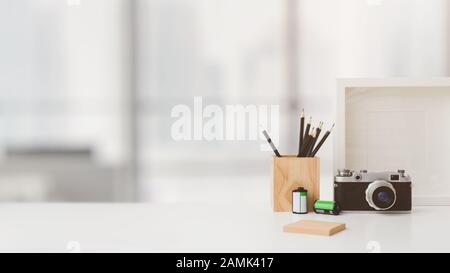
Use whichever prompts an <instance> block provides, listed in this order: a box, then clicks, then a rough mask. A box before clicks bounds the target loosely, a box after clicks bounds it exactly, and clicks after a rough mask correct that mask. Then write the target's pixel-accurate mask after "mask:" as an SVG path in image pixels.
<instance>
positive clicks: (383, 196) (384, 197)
mask: <svg viewBox="0 0 450 273" xmlns="http://www.w3.org/2000/svg"><path fill="white" fill-rule="evenodd" d="M378 200H380V201H381V202H383V203H389V202H392V199H391V198H390V196H389V194H388V193H387V192H384V191H383V192H379V193H378Z"/></svg>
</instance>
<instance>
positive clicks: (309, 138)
mask: <svg viewBox="0 0 450 273" xmlns="http://www.w3.org/2000/svg"><path fill="white" fill-rule="evenodd" d="M314 131H315V129H314V128H312V130H311V133H309V134H308V135H307V136H306V138H305V143H304V144H303V148H302V151H301V152H300V157H306V156H307V154H308V150H309V147H310V145H311V143H312V142H313V140H314Z"/></svg>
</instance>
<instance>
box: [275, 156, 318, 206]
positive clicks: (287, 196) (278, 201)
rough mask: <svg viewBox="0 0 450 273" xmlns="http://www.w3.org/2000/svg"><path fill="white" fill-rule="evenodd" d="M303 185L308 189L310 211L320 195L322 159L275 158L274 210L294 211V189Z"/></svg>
mask: <svg viewBox="0 0 450 273" xmlns="http://www.w3.org/2000/svg"><path fill="white" fill-rule="evenodd" d="M300 187H303V188H305V189H306V190H307V191H308V211H309V212H312V211H313V206H314V202H315V201H316V200H318V199H319V197H320V159H319V158H317V157H315V158H298V157H295V156H291V157H274V158H273V210H274V212H292V191H294V190H296V189H298V188H300Z"/></svg>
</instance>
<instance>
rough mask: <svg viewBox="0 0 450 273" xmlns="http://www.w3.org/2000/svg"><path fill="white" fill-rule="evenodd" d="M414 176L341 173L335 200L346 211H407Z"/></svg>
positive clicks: (382, 173) (336, 184)
mask: <svg viewBox="0 0 450 273" xmlns="http://www.w3.org/2000/svg"><path fill="white" fill-rule="evenodd" d="M411 187H412V182H411V177H410V176H409V175H407V174H406V173H405V171H403V170H400V171H398V172H367V171H366V170H363V171H359V172H355V171H351V170H338V174H337V175H336V176H335V179H334V198H335V201H336V202H337V203H338V204H339V206H340V207H341V209H342V210H343V211H379V212H405V213H409V212H411V209H412V190H411Z"/></svg>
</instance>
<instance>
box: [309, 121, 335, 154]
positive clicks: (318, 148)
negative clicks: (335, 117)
mask: <svg viewBox="0 0 450 273" xmlns="http://www.w3.org/2000/svg"><path fill="white" fill-rule="evenodd" d="M334 126H335V125H334V124H333V127H331V129H330V130H328V131H327V132H326V133H325V135H324V136H323V138H322V140H321V141H320V142H319V144H318V145H317V147H316V148H315V149H314V151H313V152H312V154H311V156H313V157H314V156H316V154H317V153H318V152H319V150H320V148H322V146H323V144H324V143H325V141H327V139H328V137H329V136H330V134H331V132H332V131H333V129H334Z"/></svg>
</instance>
